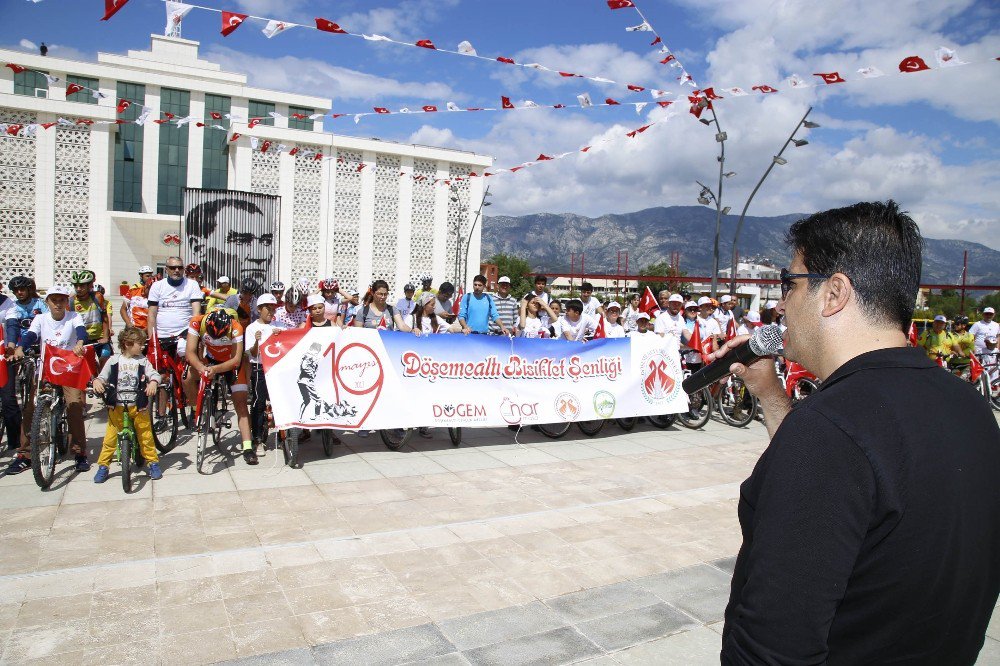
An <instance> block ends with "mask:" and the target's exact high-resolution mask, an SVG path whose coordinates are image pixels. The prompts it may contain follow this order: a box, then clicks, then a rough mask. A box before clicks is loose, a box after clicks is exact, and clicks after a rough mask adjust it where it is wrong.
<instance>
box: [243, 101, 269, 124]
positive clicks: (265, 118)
mask: <svg viewBox="0 0 1000 666" xmlns="http://www.w3.org/2000/svg"><path fill="white" fill-rule="evenodd" d="M272 111H274V104H271V103H270V102H256V101H254V100H250V118H260V124H261V125H274V118H273V117H272V116H271V115H270V114H271V112H272ZM247 120H249V118H248V119H247Z"/></svg>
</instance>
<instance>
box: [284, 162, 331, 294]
mask: <svg viewBox="0 0 1000 666" xmlns="http://www.w3.org/2000/svg"><path fill="white" fill-rule="evenodd" d="M300 148H301V149H302V151H301V152H299V153H298V154H297V155H296V156H295V185H294V187H295V197H294V199H293V204H292V208H293V212H292V277H293V278H294V279H297V278H299V277H302V276H306V277H308V278H310V279H315V278H317V277H319V276H318V275H317V274H316V272H317V270H319V264H320V261H319V257H320V242H319V240H320V236H319V229H320V220H321V219H322V218H321V214H320V211H321V208H320V206H321V201H322V196H323V168H324V166H323V164H324V163H323V161H322V160H316V159H313V157H312V156H309V153H310V152H317V153H318V152H321V151H322V148H321V147H319V146H300ZM303 153H305V155H303Z"/></svg>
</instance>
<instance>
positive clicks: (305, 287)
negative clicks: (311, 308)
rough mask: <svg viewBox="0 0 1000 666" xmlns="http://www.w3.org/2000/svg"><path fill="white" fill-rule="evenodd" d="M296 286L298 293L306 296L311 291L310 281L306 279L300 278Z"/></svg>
mask: <svg viewBox="0 0 1000 666" xmlns="http://www.w3.org/2000/svg"><path fill="white" fill-rule="evenodd" d="M296 286H297V287H298V288H299V291H301V292H302V293H304V294H308V293H309V292H310V290H311V289H312V280H310V279H309V278H307V277H300V278H299V281H298V284H297V285H296Z"/></svg>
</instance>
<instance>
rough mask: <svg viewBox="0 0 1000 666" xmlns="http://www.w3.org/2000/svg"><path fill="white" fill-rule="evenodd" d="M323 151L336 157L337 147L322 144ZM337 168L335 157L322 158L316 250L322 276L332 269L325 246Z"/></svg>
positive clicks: (330, 234) (329, 232)
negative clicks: (317, 244) (317, 247)
mask: <svg viewBox="0 0 1000 666" xmlns="http://www.w3.org/2000/svg"><path fill="white" fill-rule="evenodd" d="M323 153H324V155H326V156H327V157H333V158H336V155H337V149H336V148H333V147H331V146H323ZM336 168H337V160H336V159H326V158H324V159H323V171H322V176H321V177H322V184H321V185H320V199H319V250H318V261H317V264H318V270H319V274H320V275H322V276H327V275H330V274H331V273H332V271H333V269H332V267H331V266H330V253H329V251H328V250H327V248H329V247H330V243H331V241H332V239H333V194H332V190H333V179H334V171H335V169H336Z"/></svg>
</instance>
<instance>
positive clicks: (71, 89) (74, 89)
mask: <svg viewBox="0 0 1000 666" xmlns="http://www.w3.org/2000/svg"><path fill="white" fill-rule="evenodd" d="M81 90H83V86H81V85H80V84H79V83H71V84H69V85H68V86H66V96H67V97H69V96H70V95H73V94H75V93H78V92H80V91H81Z"/></svg>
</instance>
